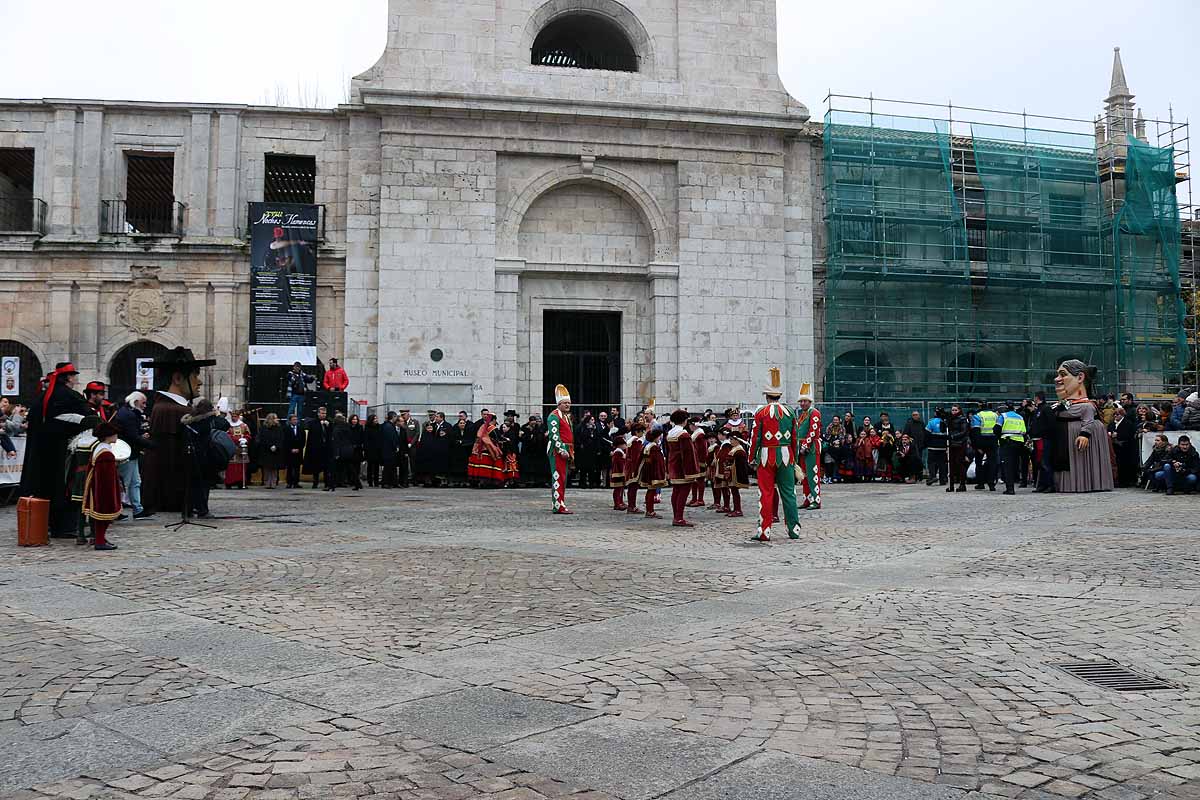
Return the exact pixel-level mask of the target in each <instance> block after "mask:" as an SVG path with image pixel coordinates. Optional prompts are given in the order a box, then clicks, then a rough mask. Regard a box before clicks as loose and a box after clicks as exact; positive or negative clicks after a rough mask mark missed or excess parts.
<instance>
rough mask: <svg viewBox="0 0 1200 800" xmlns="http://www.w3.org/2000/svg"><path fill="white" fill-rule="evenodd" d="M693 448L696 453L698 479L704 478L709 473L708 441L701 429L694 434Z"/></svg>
mask: <svg viewBox="0 0 1200 800" xmlns="http://www.w3.org/2000/svg"><path fill="white" fill-rule="evenodd" d="M692 447H693V448H694V449H695V451H696V477H698V478H702V477H704V473H705V472H707V471H708V439H706V438H705V436H704V431H702V430H701V429H699V428H697V429H696V430H695V431H693V432H692Z"/></svg>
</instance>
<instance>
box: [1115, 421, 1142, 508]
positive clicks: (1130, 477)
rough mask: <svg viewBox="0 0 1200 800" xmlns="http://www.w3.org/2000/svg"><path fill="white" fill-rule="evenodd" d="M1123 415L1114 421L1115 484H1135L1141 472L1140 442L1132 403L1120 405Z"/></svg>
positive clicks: (1122, 486) (1124, 486) (1125, 485)
mask: <svg viewBox="0 0 1200 800" xmlns="http://www.w3.org/2000/svg"><path fill="white" fill-rule="evenodd" d="M1121 409H1122V411H1123V414H1124V416H1122V417H1121V418H1120V419H1119V420H1115V421H1114V426H1113V427H1114V429H1113V451H1114V452H1115V453H1116V456H1117V486H1118V487H1119V488H1128V487H1130V486H1134V485H1135V484H1137V481H1138V475H1139V473H1140V472H1141V464H1142V453H1141V449H1142V447H1141V445H1142V442H1141V440H1140V439H1139V438H1138V421H1137V413H1136V412H1135V410H1134V406H1133V404H1132V403H1131V404H1129V405H1123V406H1121Z"/></svg>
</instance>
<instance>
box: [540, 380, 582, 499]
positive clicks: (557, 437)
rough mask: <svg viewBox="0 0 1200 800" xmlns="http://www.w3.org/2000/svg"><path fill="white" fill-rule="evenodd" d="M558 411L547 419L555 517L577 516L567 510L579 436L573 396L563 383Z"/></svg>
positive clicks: (557, 395) (557, 388)
mask: <svg viewBox="0 0 1200 800" xmlns="http://www.w3.org/2000/svg"><path fill="white" fill-rule="evenodd" d="M554 402H556V403H558V407H557V408H555V409H554V410H553V411H551V412H550V414H549V416H547V417H546V432H547V437H546V455H547V457H548V458H549V459H550V496H551V499H552V500H553V501H554V513H555V514H574V513H575V512H574V511H571V510H570V509H569V508H567V474H568V470H569V469H570V467H571V463H572V462H573V461H574V460H575V433H574V429H573V428H572V427H571V393H570V392H568V391H567V387H565V386H563V385H562V384H561V383H560V384H559V385H558V386H555V387H554Z"/></svg>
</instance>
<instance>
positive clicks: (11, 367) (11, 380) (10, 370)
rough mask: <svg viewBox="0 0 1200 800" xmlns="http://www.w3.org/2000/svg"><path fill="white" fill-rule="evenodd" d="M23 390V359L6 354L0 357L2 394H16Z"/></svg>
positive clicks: (0, 388)
mask: <svg viewBox="0 0 1200 800" xmlns="http://www.w3.org/2000/svg"><path fill="white" fill-rule="evenodd" d="M20 390H21V359H20V358H19V357H18V356H4V358H3V359H0V394H3V395H14V394H17V393H18V392H19V391H20Z"/></svg>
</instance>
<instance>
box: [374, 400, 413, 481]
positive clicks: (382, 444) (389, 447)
mask: <svg viewBox="0 0 1200 800" xmlns="http://www.w3.org/2000/svg"><path fill="white" fill-rule="evenodd" d="M406 452H407V445H406V440H405V436H404V432H403V431H401V430H400V429H399V428H397V427H396V412H394V411H389V412H388V414H387V417H386V418H385V419H384V421H383V424H382V425H380V426H379V463H380V465H381V466H382V467H383V483H381V484H380V485H381V486H382V487H383V488H384V489H395V488H396V487H397V486H399V485H400V480H399V478H398V476H397V467H399V466H400V465H401V461H402V460H403V459H404V454H405V453H406Z"/></svg>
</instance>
